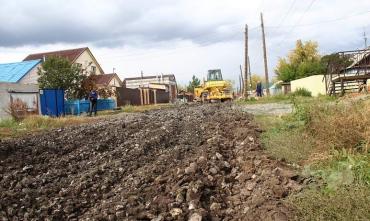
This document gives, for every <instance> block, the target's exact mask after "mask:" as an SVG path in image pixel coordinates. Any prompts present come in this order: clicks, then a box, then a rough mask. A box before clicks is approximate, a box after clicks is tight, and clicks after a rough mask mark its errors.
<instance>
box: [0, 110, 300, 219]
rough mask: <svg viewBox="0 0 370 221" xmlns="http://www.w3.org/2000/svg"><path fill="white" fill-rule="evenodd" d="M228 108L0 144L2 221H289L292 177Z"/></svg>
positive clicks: (129, 118) (153, 115) (158, 114)
mask: <svg viewBox="0 0 370 221" xmlns="http://www.w3.org/2000/svg"><path fill="white" fill-rule="evenodd" d="M260 132H261V131H260V130H259V129H258V127H256V126H255V125H254V123H253V118H252V116H251V115H249V114H247V113H244V112H242V111H240V110H236V109H235V108H232V107H231V105H230V104H210V105H194V106H191V105H182V106H179V107H176V108H174V109H166V110H157V111H150V112H147V113H143V114H135V115H124V116H120V117H115V118H107V119H106V120H104V121H101V122H95V123H91V124H87V125H82V126H75V127H69V128H62V129H57V130H52V131H49V132H47V133H44V134H38V135H34V136H29V137H25V138H21V139H15V140H8V141H1V142H0V174H1V176H0V218H1V220H45V219H48V220H155V221H161V220H192V221H196V220H288V219H291V218H292V215H291V214H292V209H290V208H289V206H288V205H286V204H285V203H284V201H283V199H284V198H285V197H286V196H288V195H289V194H290V193H292V192H294V191H298V190H299V189H300V188H301V185H300V181H299V180H300V178H299V177H298V176H297V174H295V173H294V172H292V170H290V169H289V168H288V167H286V166H285V165H284V164H283V163H282V162H279V161H276V160H274V159H272V158H270V157H269V156H268V155H266V154H265V153H264V152H263V150H262V149H261V146H260V143H259V135H260Z"/></svg>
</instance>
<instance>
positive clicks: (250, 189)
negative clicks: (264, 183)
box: [246, 182, 257, 191]
mask: <svg viewBox="0 0 370 221" xmlns="http://www.w3.org/2000/svg"><path fill="white" fill-rule="evenodd" d="M256 185H257V183H256V182H249V183H247V186H246V188H247V190H249V191H252V190H253V189H254V188H255V187H256Z"/></svg>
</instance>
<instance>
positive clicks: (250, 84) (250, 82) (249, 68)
mask: <svg viewBox="0 0 370 221" xmlns="http://www.w3.org/2000/svg"><path fill="white" fill-rule="evenodd" d="M248 74H249V86H250V88H251V90H252V73H251V61H250V60H249V56H248Z"/></svg>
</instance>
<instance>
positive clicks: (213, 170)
mask: <svg viewBox="0 0 370 221" xmlns="http://www.w3.org/2000/svg"><path fill="white" fill-rule="evenodd" d="M209 172H210V173H212V174H213V175H216V174H217V169H216V168H215V167H212V168H211V169H209Z"/></svg>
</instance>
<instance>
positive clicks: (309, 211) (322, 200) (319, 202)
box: [288, 185, 370, 221]
mask: <svg viewBox="0 0 370 221" xmlns="http://www.w3.org/2000/svg"><path fill="white" fill-rule="evenodd" d="M288 202H290V203H291V205H292V207H294V208H295V209H296V216H297V218H296V220H333V221H334V220H335V221H336V220H343V221H348V220H370V206H369V205H370V188H369V187H368V186H364V185H351V186H348V187H343V188H340V189H338V190H337V191H336V192H332V193H328V192H325V191H322V190H320V189H317V188H310V189H306V190H305V191H303V192H302V193H299V194H297V195H293V196H291V197H289V199H288Z"/></svg>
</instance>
